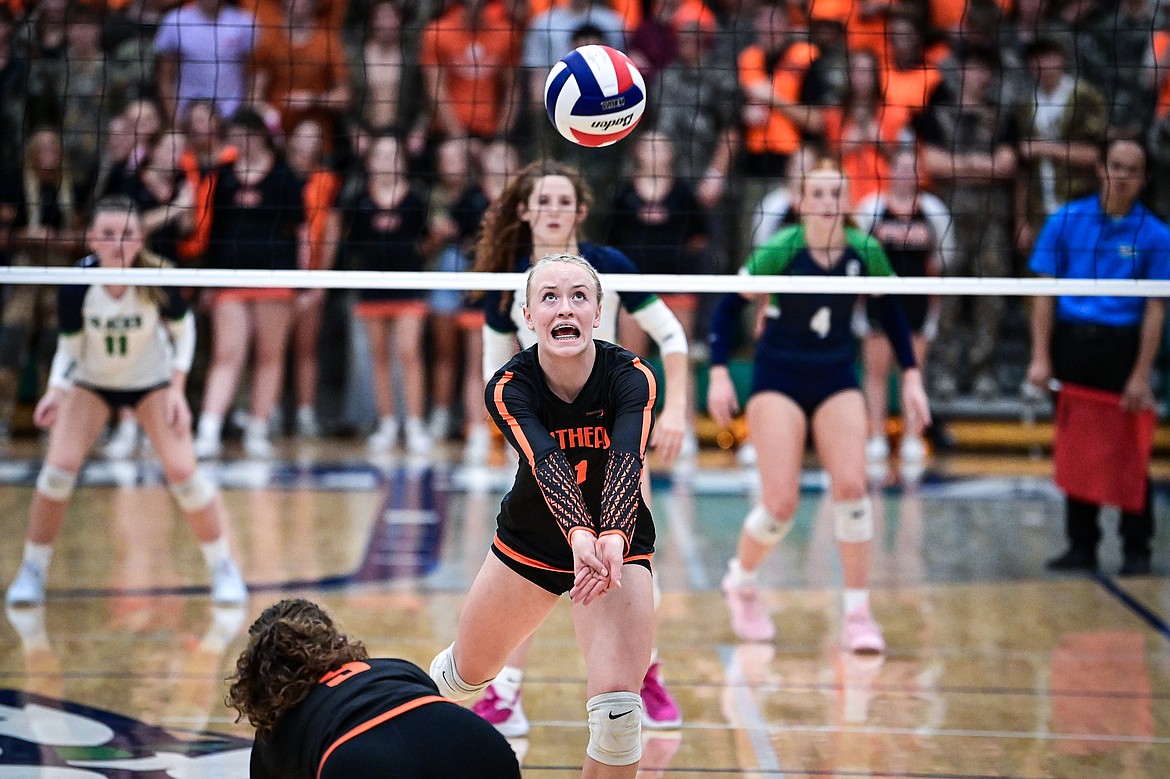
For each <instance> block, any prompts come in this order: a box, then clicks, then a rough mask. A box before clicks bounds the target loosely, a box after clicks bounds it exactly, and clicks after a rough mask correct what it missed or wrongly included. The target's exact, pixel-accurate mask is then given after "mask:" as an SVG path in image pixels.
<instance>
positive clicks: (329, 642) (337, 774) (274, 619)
mask: <svg viewBox="0 0 1170 779" xmlns="http://www.w3.org/2000/svg"><path fill="white" fill-rule="evenodd" d="M231 683H232V684H231V689H230V690H229V692H228V697H227V703H228V705H229V706H233V707H235V709H236V710H237V711H239V713H240V716H241V717H247V719H248V721H249V722H251V723H252V725H254V726H255V728H256V743H255V745H254V746H253V747H252V765H251V776H252V779H268V778H269V777H271V778H272V779H353V777H362V779H379V778H380V777H386V779H389V778H390V777H394V779H423V777H434V776H442V777H447V778H448V779H473V777H474V778H476V779H478V777H489V776H490V777H493V778H496V777H498V779H511V777H519V776H520V766H519V765H518V764H517V762H516V755H515V754H513V752H512V748H511V747H510V746H508V742H507V741H506V740H505V739H504V737H503V736H501V735H500V734H499V733H497V732H496V730H495V728H493V727H492V726H491V725H489V724H488V723H487V722H485V721H484V720H482V719H480V718H479V717H478V716H476V715H475V714H474V713H472V712H470V711H468V710H467V709H465V708H463V707H462V706H459V705H457V704H454V703H452V702H451V701H448V700H445V699H444V698H442V697H440V696H439V695H438V690H437V689H436V688H435V685H434V683H433V682H432V681H431V680H430V678H429V677H428V676H427V675H426V673H424V672H423V670H422V669H421V668H419V667H418V666H416V665H414V664H413V663H409V662H407V661H406V660H390V659H382V658H371V657H370V656H369V653H368V652H367V651H366V648H365V646H364V645H363V644H362V643H361V642H360V641H354V640H352V639H351V638H350V637H349V636H347V635H345V634H344V633H341V632H340V631H339V630H338V629H337V627H336V626H335V625H334V624H333V620H332V619H330V618H329V615H328V614H326V613H325V612H324V611H323V610H322V609H321V607H319V606H318V605H317V604H315V603H311V602H309V601H307V600H301V599H297V600H284V601H281V602H280V603H277V604H275V605H273V606H269V607H268V608H267V609H265V610H264V613H263V614H261V615H260V617H259V618H258V619H257V620H256V621H255V622H254V623H253V624H252V627H250V628H249V629H248V646H247V647H245V649H244V651H243V652H242V653H241V654H240V658H239V660H237V661H236V673H235V676H233V677H232V679H231Z"/></svg>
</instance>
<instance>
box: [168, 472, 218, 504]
mask: <svg viewBox="0 0 1170 779" xmlns="http://www.w3.org/2000/svg"><path fill="white" fill-rule="evenodd" d="M215 491H216V489H215V484H213V483H212V481H211V479H209V478H207V475H206V474H204V473H203V471H202V470H201V469H199V468H196V469H195V472H194V473H193V474H191V478H189V479H187V481H185V482H183V483H182V484H172V485H171V495H173V496H174V497H175V503H178V504H179V508H181V509H182V510H183V511H186V512H192V511H200V510H201V509H205V508H207V506H208V505H209V504H210V503H211V501H213V500H215Z"/></svg>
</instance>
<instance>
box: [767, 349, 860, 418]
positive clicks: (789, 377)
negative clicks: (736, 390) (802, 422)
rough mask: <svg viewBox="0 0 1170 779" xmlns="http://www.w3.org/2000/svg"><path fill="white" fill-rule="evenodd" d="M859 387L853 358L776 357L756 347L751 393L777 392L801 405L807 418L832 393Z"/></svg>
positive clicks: (811, 415) (810, 416)
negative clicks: (809, 359) (823, 360)
mask: <svg viewBox="0 0 1170 779" xmlns="http://www.w3.org/2000/svg"><path fill="white" fill-rule="evenodd" d="M860 387H861V384H860V382H858V380H857V369H856V368H855V367H854V365H853V363H852V362H830V363H816V362H810V361H799V360H777V359H776V358H775V356H774V355H772V354H769V353H767V351H766V350H759V349H757V350H756V363H755V371H754V373H753V375H752V392H751V394H752V395H755V394H756V393H758V392H779V393H780V394H781V395H784V396H786V397H788V398H791V399H792V400H793V402H795V403H796V405H798V406H800V408H801V410H802V411H804V415H805V417H807V418H808V419H810V420H811V419H812V417H813V414H815V413H816V410H817V409H818V408H820V405H821V404H822V403H824V402H825V401H826V400H828V399H829V398H830V397H832V396H833V395H836V394H837V393H838V392H843V391H845V390H852V389H860Z"/></svg>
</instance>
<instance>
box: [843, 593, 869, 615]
mask: <svg viewBox="0 0 1170 779" xmlns="http://www.w3.org/2000/svg"><path fill="white" fill-rule="evenodd" d="M842 600H843V602H844V606H845V613H846V614H852V613H853V612H854V611H855V610H857V609H859V608H864V609H865V610H866V611H868V610H869V590H868V589H846V590H845V594H844V596H843V597H842Z"/></svg>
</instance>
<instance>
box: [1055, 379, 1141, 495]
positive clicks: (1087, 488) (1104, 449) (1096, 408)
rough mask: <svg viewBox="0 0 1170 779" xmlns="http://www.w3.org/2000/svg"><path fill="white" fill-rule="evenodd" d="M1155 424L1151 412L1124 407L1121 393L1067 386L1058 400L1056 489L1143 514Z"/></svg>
mask: <svg viewBox="0 0 1170 779" xmlns="http://www.w3.org/2000/svg"><path fill="white" fill-rule="evenodd" d="M1156 423H1157V415H1156V414H1155V412H1154V411H1153V410H1152V409H1150V410H1147V411H1138V412H1133V411H1126V410H1125V409H1123V408H1122V407H1121V396H1120V395H1117V394H1114V393H1112V392H1106V391H1105V390H1099V389H1093V388H1091V387H1082V386H1078V385H1075V384H1065V385H1064V386H1063V387H1062V388H1061V390H1060V393H1059V395H1058V396H1057V400H1056V429H1055V441H1054V443H1053V454H1052V459H1053V464H1054V465H1055V467H1056V476H1055V480H1056V486H1058V487H1060V489H1061V490H1062V491H1063V492H1064V493H1065V494H1066V495H1068V496H1069V497H1072V498H1076V499H1077V500H1083V501H1085V502H1086V503H1097V504H1108V505H1110V506H1119V507H1121V509H1122V511H1125V512H1127V513H1130V514H1136V513H1139V512H1141V511H1142V510H1143V509H1144V508H1145V505H1146V474H1147V472H1148V471H1149V467H1150V453H1151V451H1152V450H1153V448H1154V426H1155V424H1156Z"/></svg>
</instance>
